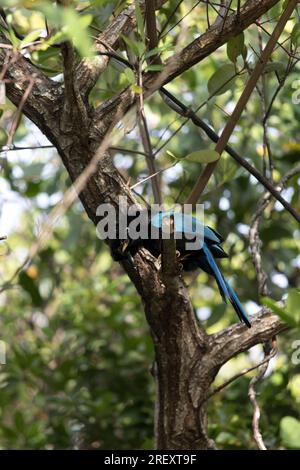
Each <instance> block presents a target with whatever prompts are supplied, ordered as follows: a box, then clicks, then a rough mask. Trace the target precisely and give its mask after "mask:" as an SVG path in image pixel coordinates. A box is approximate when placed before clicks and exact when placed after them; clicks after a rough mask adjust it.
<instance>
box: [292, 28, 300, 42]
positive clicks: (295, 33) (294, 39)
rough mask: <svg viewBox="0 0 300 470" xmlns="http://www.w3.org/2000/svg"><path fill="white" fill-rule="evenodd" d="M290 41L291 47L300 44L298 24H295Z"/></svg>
mask: <svg viewBox="0 0 300 470" xmlns="http://www.w3.org/2000/svg"><path fill="white" fill-rule="evenodd" d="M291 41H292V44H293V46H295V47H297V46H299V44H300V23H296V24H295V26H294V27H293V30H292V33H291Z"/></svg>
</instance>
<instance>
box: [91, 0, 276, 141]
mask: <svg viewBox="0 0 300 470" xmlns="http://www.w3.org/2000/svg"><path fill="white" fill-rule="evenodd" d="M278 1H279V0H262V1H260V2H259V4H258V3H257V0H249V1H248V2H247V3H246V5H244V7H243V8H241V10H240V14H239V15H237V14H232V15H230V16H228V17H227V18H226V21H225V23H224V25H219V26H216V27H213V28H211V29H209V30H207V31H206V32H205V33H204V34H202V35H201V36H200V37H199V38H197V39H195V41H193V42H192V43H191V44H190V45H188V46H187V47H185V48H184V49H183V50H181V51H180V52H178V53H177V54H175V55H173V56H171V57H170V58H169V59H168V60H167V61H166V62H165V67H164V69H163V70H162V71H161V72H154V73H153V72H148V73H146V74H145V76H144V77H143V84H144V88H145V97H148V96H150V95H151V94H153V93H154V92H155V91H157V90H158V89H159V88H160V87H161V86H163V85H164V84H166V83H168V82H170V81H172V80H173V79H174V78H175V77H177V76H179V75H180V74H181V73H183V72H184V71H185V70H188V69H189V68H190V67H192V66H193V65H195V64H196V63H198V62H200V61H201V60H203V59H204V58H205V57H207V56H208V55H209V54H211V53H212V52H214V51H215V50H217V49H218V48H219V47H221V46H222V45H223V44H225V43H226V42H227V41H228V40H229V39H230V38H231V37H233V36H236V35H237V34H239V33H240V32H242V31H243V30H245V29H246V28H247V27H248V26H249V25H250V24H252V23H254V22H255V21H256V20H257V18H259V17H260V16H261V15H263V14H264V13H266V12H267V11H268V10H269V9H270V8H271V7H272V6H274V5H275V4H276V3H278ZM135 101H136V96H135V95H134V94H133V93H132V91H131V89H130V88H128V89H126V90H124V91H123V92H121V93H120V95H118V96H116V97H114V98H112V99H110V100H108V101H106V102H105V103H103V104H102V105H101V106H100V107H99V108H97V109H96V110H95V114H94V122H95V127H97V128H100V129H101V131H102V132H103V129H104V128H105V126H108V122H107V123H103V122H102V119H103V115H104V113H106V110H107V108H108V107H109V109H110V117H109V119H112V118H113V114H114V113H117V112H119V111H120V109H121V110H122V113H123V114H125V113H126V112H127V111H128V109H129V108H130V107H131V106H132V105H133V104H134V102H135Z"/></svg>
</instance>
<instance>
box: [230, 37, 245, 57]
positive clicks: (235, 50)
mask: <svg viewBox="0 0 300 470" xmlns="http://www.w3.org/2000/svg"><path fill="white" fill-rule="evenodd" d="M246 50H247V48H246ZM244 54H245V36H244V33H241V34H239V35H238V36H235V37H234V38H231V39H230V40H229V41H228V43H227V56H228V59H229V60H231V62H234V63H235V62H236V60H237V58H238V56H239V55H242V56H243V55H244Z"/></svg>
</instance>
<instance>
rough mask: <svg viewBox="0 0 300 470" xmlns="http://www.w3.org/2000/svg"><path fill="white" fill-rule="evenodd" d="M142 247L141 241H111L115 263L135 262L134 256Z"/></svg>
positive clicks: (127, 239) (126, 239)
mask: <svg viewBox="0 0 300 470" xmlns="http://www.w3.org/2000/svg"><path fill="white" fill-rule="evenodd" d="M141 246H142V241H141V240H131V239H130V238H125V239H122V240H120V239H117V240H111V243H110V249H111V255H112V257H113V259H114V260H115V261H124V260H127V261H131V262H132V261H133V259H132V258H133V256H134V255H135V254H136V253H137V251H138V249H139V248H140V247H141Z"/></svg>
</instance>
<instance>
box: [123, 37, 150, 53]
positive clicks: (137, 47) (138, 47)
mask: <svg viewBox="0 0 300 470" xmlns="http://www.w3.org/2000/svg"><path fill="white" fill-rule="evenodd" d="M122 39H123V40H124V41H125V42H126V44H127V46H128V47H129V49H130V50H131V51H132V52H133V53H134V55H135V56H136V57H141V56H142V55H143V54H144V52H145V49H146V46H145V44H144V43H143V42H141V41H132V40H131V39H129V38H128V37H126V36H124V35H122Z"/></svg>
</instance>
